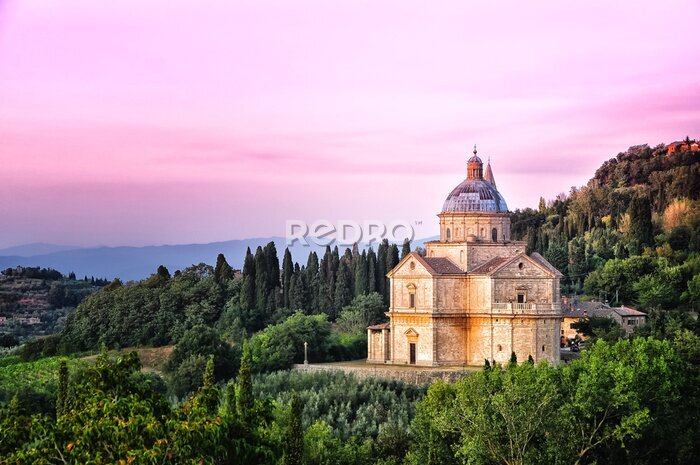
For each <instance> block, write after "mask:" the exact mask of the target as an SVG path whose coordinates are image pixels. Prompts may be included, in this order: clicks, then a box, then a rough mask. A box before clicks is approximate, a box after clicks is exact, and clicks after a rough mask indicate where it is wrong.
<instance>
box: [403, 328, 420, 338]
mask: <svg viewBox="0 0 700 465" xmlns="http://www.w3.org/2000/svg"><path fill="white" fill-rule="evenodd" d="M404 334H405V335H406V336H408V337H418V333H417V332H416V330H415V329H413V328H408V329H407V330H406V331H404Z"/></svg>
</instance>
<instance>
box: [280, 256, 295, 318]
mask: <svg viewBox="0 0 700 465" xmlns="http://www.w3.org/2000/svg"><path fill="white" fill-rule="evenodd" d="M293 273H294V264H293V263H292V254H291V253H290V252H289V249H288V248H287V249H284V259H283V260H282V306H283V307H284V308H290V307H289V300H290V297H289V296H290V294H289V284H290V282H291V280H292V274H293Z"/></svg>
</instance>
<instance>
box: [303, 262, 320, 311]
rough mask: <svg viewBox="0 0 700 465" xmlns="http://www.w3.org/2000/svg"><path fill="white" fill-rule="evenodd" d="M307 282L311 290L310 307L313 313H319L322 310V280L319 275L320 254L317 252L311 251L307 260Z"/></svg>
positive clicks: (309, 290)
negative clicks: (320, 293) (320, 300)
mask: <svg viewBox="0 0 700 465" xmlns="http://www.w3.org/2000/svg"><path fill="white" fill-rule="evenodd" d="M306 283H307V285H308V292H309V308H310V309H311V310H312V313H318V312H319V311H320V304H319V292H320V282H319V277H318V255H316V252H311V253H310V254H309V258H308V260H307V262H306Z"/></svg>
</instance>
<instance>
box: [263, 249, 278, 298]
mask: <svg viewBox="0 0 700 465" xmlns="http://www.w3.org/2000/svg"><path fill="white" fill-rule="evenodd" d="M264 253H265V272H266V274H267V290H268V291H272V290H273V289H275V288H279V287H280V261H279V259H278V258H277V247H276V246H275V243H274V242H268V244H267V245H266V246H265V249H264Z"/></svg>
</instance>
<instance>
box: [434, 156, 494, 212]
mask: <svg viewBox="0 0 700 465" xmlns="http://www.w3.org/2000/svg"><path fill="white" fill-rule="evenodd" d="M442 211H443V213H460V212H496V213H506V212H507V211H508V205H506V201H505V199H504V198H503V196H502V195H501V193H500V192H498V189H496V181H495V179H494V177H493V170H491V162H489V163H488V164H487V165H486V175H485V176H484V174H483V163H482V162H481V158H479V157H478V156H477V154H476V146H474V156H473V157H471V158H470V159H469V160H468V161H467V179H465V180H464V181H462V182H461V183H459V185H458V186H457V187H455V188H454V189H452V192H450V195H448V196H447V199H445V203H444V204H443V205H442Z"/></svg>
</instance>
